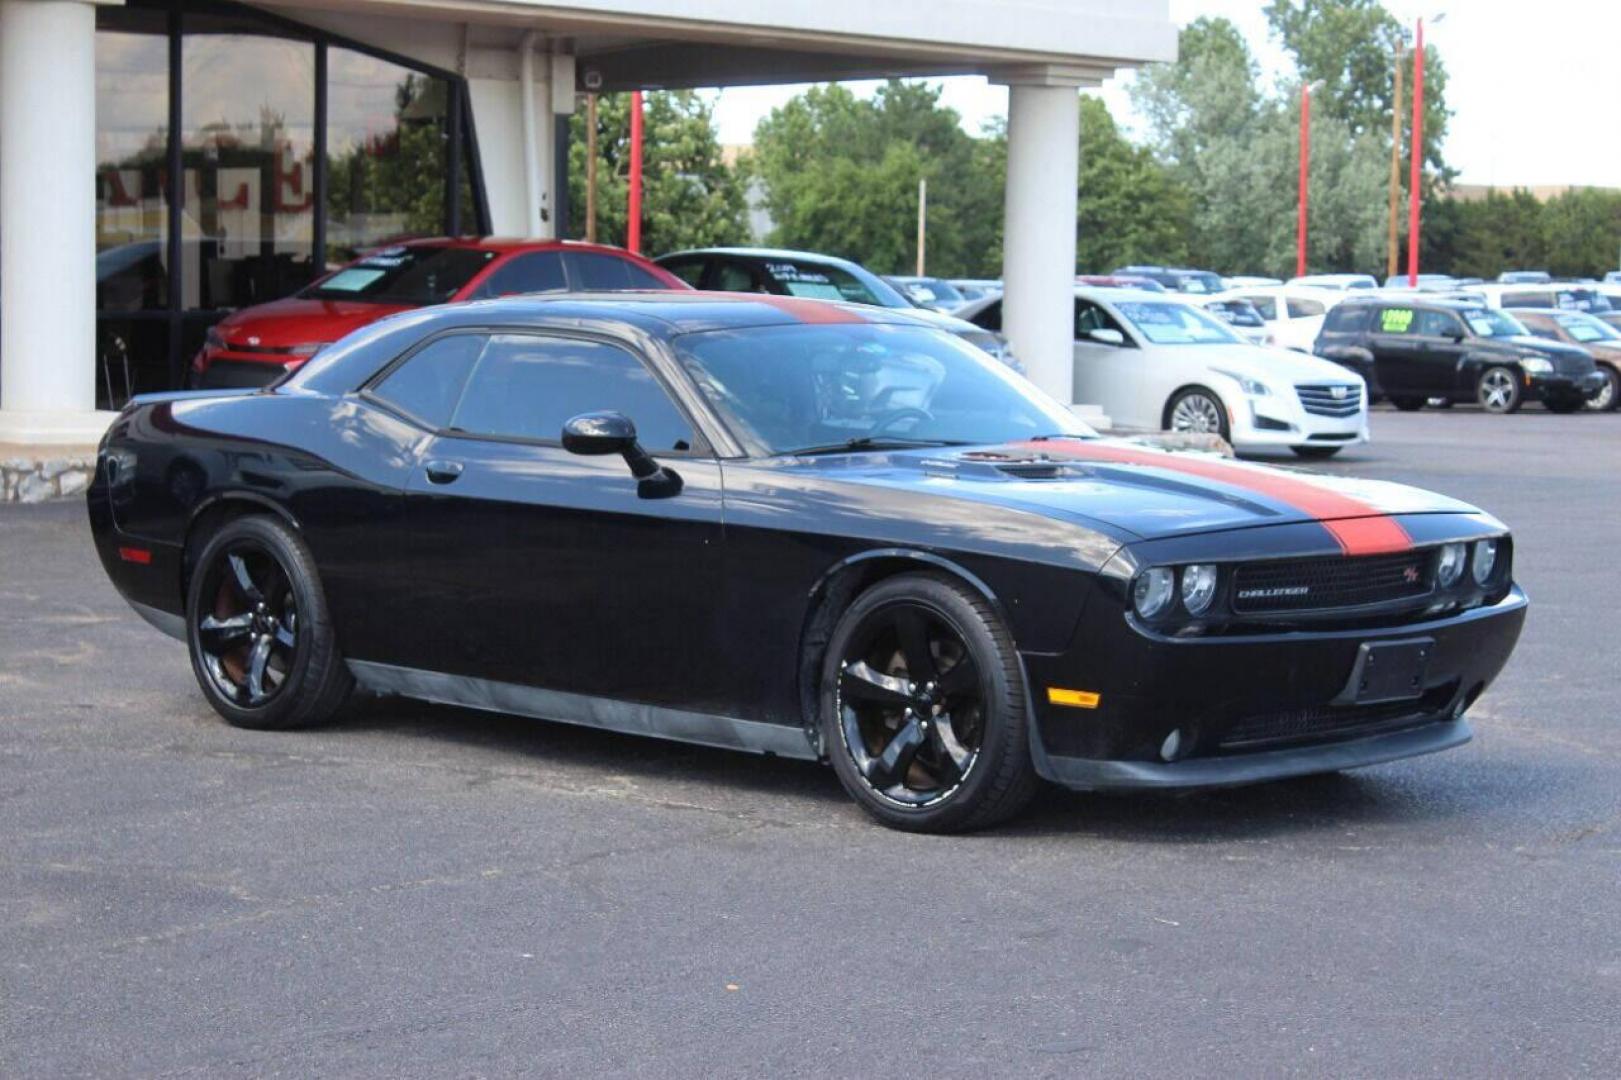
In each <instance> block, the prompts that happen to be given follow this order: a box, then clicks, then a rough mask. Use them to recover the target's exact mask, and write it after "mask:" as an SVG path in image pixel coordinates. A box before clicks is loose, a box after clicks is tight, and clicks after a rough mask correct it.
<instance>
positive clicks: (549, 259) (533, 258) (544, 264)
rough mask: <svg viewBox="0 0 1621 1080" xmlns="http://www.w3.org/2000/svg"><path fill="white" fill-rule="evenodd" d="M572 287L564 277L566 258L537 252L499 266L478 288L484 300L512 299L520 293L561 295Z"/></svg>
mask: <svg viewBox="0 0 1621 1080" xmlns="http://www.w3.org/2000/svg"><path fill="white" fill-rule="evenodd" d="M567 288H568V278H566V277H564V276H563V256H562V255H560V254H559V253H558V252H555V251H534V252H530V253H528V254H526V255H519V256H516V257H515V258H513V259H511V260H509V261H508V262H505V263H503V264H501V265H500V266H498V267H496V269H495V272H494V273H492V274H491V275H490V276H489V277H488V278H487V279H485V281H484V284H482V285H480V286H479V287H478V295H479V297H480V298H483V297H489V296H512V295H514V294H516V293H544V292H561V291H563V290H564V289H567Z"/></svg>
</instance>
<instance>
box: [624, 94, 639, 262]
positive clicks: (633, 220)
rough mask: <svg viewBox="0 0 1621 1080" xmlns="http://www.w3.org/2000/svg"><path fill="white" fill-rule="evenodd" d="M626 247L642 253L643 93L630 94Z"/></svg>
mask: <svg viewBox="0 0 1621 1080" xmlns="http://www.w3.org/2000/svg"><path fill="white" fill-rule="evenodd" d="M625 246H626V247H628V248H629V249H630V250H631V251H634V252H635V253H636V254H638V255H640V254H641V253H642V92H641V91H640V90H632V91H631V93H630V208H629V222H628V224H627V226H626V230H625Z"/></svg>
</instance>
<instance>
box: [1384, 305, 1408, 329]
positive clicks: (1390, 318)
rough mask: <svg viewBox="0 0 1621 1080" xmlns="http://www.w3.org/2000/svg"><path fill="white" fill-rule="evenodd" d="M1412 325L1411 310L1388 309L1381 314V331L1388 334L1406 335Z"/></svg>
mask: <svg viewBox="0 0 1621 1080" xmlns="http://www.w3.org/2000/svg"><path fill="white" fill-rule="evenodd" d="M1412 325H1413V311H1412V309H1411V308H1386V309H1385V310H1384V311H1381V312H1380V313H1379V329H1381V330H1383V331H1384V332H1385V333H1387V334H1405V333H1407V328H1408V327H1409V326H1412Z"/></svg>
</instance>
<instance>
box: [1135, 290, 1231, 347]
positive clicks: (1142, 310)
mask: <svg viewBox="0 0 1621 1080" xmlns="http://www.w3.org/2000/svg"><path fill="white" fill-rule="evenodd" d="M1115 307H1116V308H1117V309H1118V310H1119V312H1120V314H1122V315H1124V316H1125V317H1126V319H1127V321H1129V322H1130V323H1131V325H1133V326H1135V327H1136V328H1137V332H1138V333H1139V334H1141V335H1142V336H1143V337H1145V338H1147V339H1148V340H1149V341H1150V342H1151V343H1153V344H1155V345H1234V344H1237V345H1242V344H1245V342H1244V340H1243V339H1242V338H1240V337H1238V335H1236V334H1234V333H1233V332H1232V331H1231V330H1229V329H1227V327H1226V326H1224V325H1223V324H1222V323H1221V322H1220V321H1219V320H1217V319H1215V318H1213V317H1212V316H1209V315H1206V314H1205V313H1204V312H1202V311H1199V310H1198V309H1197V308H1193V307H1189V306H1188V305H1187V304H1173V303H1169V302H1165V303H1156V302H1154V301H1143V300H1132V301H1127V302H1125V303H1122V304H1116V305H1115Z"/></svg>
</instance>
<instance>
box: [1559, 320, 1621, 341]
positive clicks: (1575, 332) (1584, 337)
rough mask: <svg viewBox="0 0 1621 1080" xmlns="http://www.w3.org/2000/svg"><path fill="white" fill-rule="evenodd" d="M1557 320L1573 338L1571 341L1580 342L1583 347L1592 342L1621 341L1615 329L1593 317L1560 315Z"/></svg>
mask: <svg viewBox="0 0 1621 1080" xmlns="http://www.w3.org/2000/svg"><path fill="white" fill-rule="evenodd" d="M1556 318H1557V319H1558V320H1559V325H1560V326H1563V327H1564V328H1565V332H1566V333H1568V334H1569V335H1570V336H1571V340H1573V341H1579V342H1581V343H1582V344H1583V345H1585V344H1587V343H1588V342H1590V341H1618V340H1621V334H1618V333H1616V330H1615V327H1613V326H1611V325H1610V324H1609V323H1606V322H1601V321H1599V320H1598V319H1595V318H1593V317H1592V316H1591V315H1559V316H1556Z"/></svg>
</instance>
